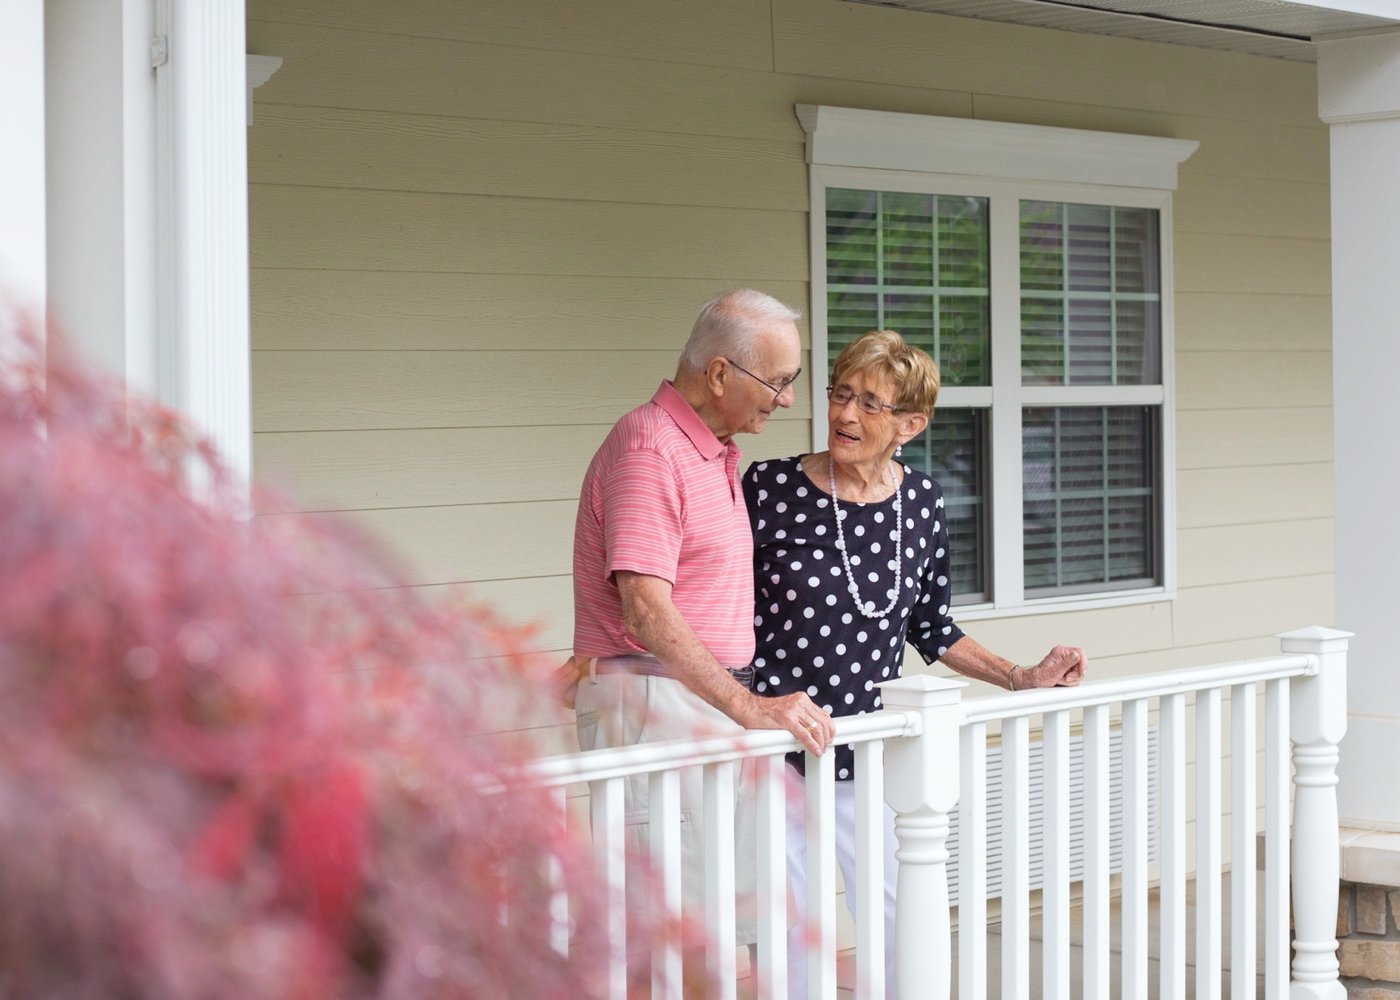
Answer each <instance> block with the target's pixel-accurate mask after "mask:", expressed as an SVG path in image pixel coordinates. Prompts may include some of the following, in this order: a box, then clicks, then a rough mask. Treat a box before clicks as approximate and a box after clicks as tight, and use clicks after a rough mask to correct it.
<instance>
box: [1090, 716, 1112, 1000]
mask: <svg viewBox="0 0 1400 1000" xmlns="http://www.w3.org/2000/svg"><path fill="white" fill-rule="evenodd" d="M1108 779H1109V755H1108V706H1107V705H1094V706H1092V707H1090V708H1086V709H1085V710H1084V1000H1108V998H1109V995H1110V992H1111V990H1110V986H1109V952H1110V950H1111V934H1112V931H1111V930H1110V928H1109V919H1108V915H1109V906H1108V893H1109V875H1108V841H1109V823H1108V813H1109V803H1108Z"/></svg>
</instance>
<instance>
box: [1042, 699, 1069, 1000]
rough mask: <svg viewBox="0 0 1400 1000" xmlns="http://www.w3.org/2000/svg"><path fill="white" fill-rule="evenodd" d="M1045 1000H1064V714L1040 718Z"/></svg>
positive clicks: (1066, 764)
mask: <svg viewBox="0 0 1400 1000" xmlns="http://www.w3.org/2000/svg"><path fill="white" fill-rule="evenodd" d="M1044 738H1045V771H1044V775H1045V780H1044V787H1045V829H1044V835H1043V838H1042V841H1041V843H1042V845H1043V851H1042V854H1043V856H1044V859H1045V890H1044V896H1043V900H1044V905H1043V906H1042V910H1041V912H1042V926H1043V927H1044V928H1045V934H1044V944H1043V946H1042V950H1041V955H1042V959H1041V961H1042V973H1043V980H1042V981H1043V984H1044V996H1045V997H1046V998H1047V1000H1069V995H1070V994H1069V978H1070V977H1069V770H1070V764H1069V713H1068V712H1066V711H1060V712H1051V713H1049V714H1047V715H1046V716H1045V736H1044Z"/></svg>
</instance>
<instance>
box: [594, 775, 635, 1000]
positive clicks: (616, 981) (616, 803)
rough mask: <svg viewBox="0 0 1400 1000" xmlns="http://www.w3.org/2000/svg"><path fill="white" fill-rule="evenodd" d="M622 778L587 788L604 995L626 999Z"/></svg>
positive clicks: (625, 893) (599, 782)
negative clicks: (599, 896) (603, 902)
mask: <svg viewBox="0 0 1400 1000" xmlns="http://www.w3.org/2000/svg"><path fill="white" fill-rule="evenodd" d="M622 783H623V779H622V778H608V779H606V780H604V781H595V782H592V783H591V784H590V786H589V813H590V815H591V818H592V827H593V863H594V865H595V866H596V867H597V874H598V878H599V879H600V880H601V881H602V883H603V886H604V889H605V891H606V892H607V900H608V908H607V917H606V919H607V927H606V929H605V932H604V935H603V937H604V942H605V943H604V947H605V948H606V949H607V954H608V987H607V992H608V996H609V997H611V998H612V1000H626V997H627V873H626V863H627V848H626V842H625V841H624V839H623V838H624V835H625V833H626V812H625V810H624V808H623V797H622V792H623V784H622Z"/></svg>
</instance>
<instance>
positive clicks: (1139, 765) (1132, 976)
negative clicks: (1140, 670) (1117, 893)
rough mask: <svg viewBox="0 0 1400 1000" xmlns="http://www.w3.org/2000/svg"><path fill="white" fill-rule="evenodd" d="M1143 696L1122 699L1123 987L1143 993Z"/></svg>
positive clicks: (1126, 993)
mask: <svg viewBox="0 0 1400 1000" xmlns="http://www.w3.org/2000/svg"><path fill="white" fill-rule="evenodd" d="M1147 725H1148V722H1147V701H1146V700H1145V699H1142V698H1136V699H1134V700H1132V701H1128V702H1124V703H1123V787H1122V790H1121V793H1120V794H1121V795H1122V799H1123V900H1122V905H1123V968H1122V975H1123V990H1122V995H1123V996H1124V997H1134V998H1135V997H1145V996H1147V953H1148V944H1147V935H1148V925H1147V796H1148V793H1149V791H1150V789H1149V788H1148V784H1147Z"/></svg>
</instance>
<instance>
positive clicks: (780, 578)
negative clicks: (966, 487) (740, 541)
mask: <svg viewBox="0 0 1400 1000" xmlns="http://www.w3.org/2000/svg"><path fill="white" fill-rule="evenodd" d="M899 489H900V491H901V493H902V495H901V497H900V499H901V501H902V504H903V508H904V515H903V516H904V526H903V532H902V544H903V548H904V553H903V556H902V558H901V560H900V576H901V577H902V579H901V580H900V586H899V596H898V599H897V600H896V601H895V604H894V607H893V609H892V610H891V611H890V612H889V613H888V614H887V615H885V616H884V617H882V618H875V619H871V618H867V617H865V616H864V615H862V614H861V613H860V612H859V611H858V609H857V607H856V598H855V597H854V596H853V595H852V594H851V590H850V582H849V580H848V579H847V576H846V570H845V567H844V565H843V564H842V560H841V552H840V549H839V548H838V542H837V533H836V512H835V509H834V508H833V506H832V503H831V496H830V494H828V493H827V491H826V488H825V487H820V488H819V487H817V486H816V485H815V484H814V483H813V482H812V480H810V479H808V478H807V474H806V473H805V472H803V471H802V466H801V458H800V457H798V458H785V459H777V460H773V461H768V462H758V463H755V464H754V465H752V466H751V467H750V468H749V470H748V472H747V473H745V474H744V499H745V501H747V503H748V507H749V520H750V522H751V524H752V525H753V532H754V599H755V602H756V606H755V608H754V618H753V624H754V632H755V633H756V635H757V649H756V651H755V653H754V667H755V668H756V669H755V677H754V689H755V690H756V691H757V692H758V693H759V694H761V695H768V696H776V695H785V694H792V693H793V692H795V691H806V692H807V694H809V695H810V696H811V698H812V700H813V701H815V702H816V703H817V704H818V705H820V706H821V707H822V708H823V709H824V710H825V711H826V712H828V713H829V714H831V715H834V716H840V715H864V714H865V713H866V712H873V711H875V710H876V709H878V708H880V704H881V703H880V690H879V688H877V687H876V686H875V685H876V684H878V683H880V682H881V681H885V680H890V679H892V678H895V677H898V676H899V674H900V663H901V661H902V660H903V658H904V643H905V641H906V639H907V641H908V642H909V643H911V644H912V645H913V646H914V648H915V649H917V650H918V651H919V653H920V654H921V655H922V656H923V658H924V660H925V662H928V663H932V662H933V661H934V660H936V659H937V658H938V657H940V656H942V655H943V654H944V653H945V652H947V650H948V647H949V646H951V645H952V644H953V643H955V642H957V641H958V640H959V639H960V638H962V634H963V633H962V630H961V629H959V628H958V627H957V626H956V625H954V624H953V619H952V618H951V617H950V616H949V614H948V604H949V602H950V600H951V593H952V592H951V588H950V585H949V579H948V577H949V573H950V569H949V565H950V560H949V556H948V526H947V524H945V523H944V517H943V492H942V490H940V489H939V487H938V484H937V483H936V482H934V481H933V480H932V479H930V478H929V477H928V476H926V475H924V474H923V473H921V472H915V471H914V470H912V469H910V468H909V467H908V466H907V465H906V466H904V481H903V483H901V484H900V487H899ZM841 515H842V518H843V520H842V530H843V532H844V533H845V537H846V545H847V555H848V556H849V557H850V562H851V573H852V575H853V576H854V578H855V583H856V586H857V587H858V589H859V594H860V600H861V601H862V602H863V603H865V604H866V605H867V607H869V608H871V609H872V610H879V609H881V608H884V607H885V606H886V605H887V604H889V602H890V594H889V591H890V589H891V588H892V587H893V586H894V582H895V576H894V569H895V538H896V536H897V535H898V534H899V532H897V531H896V525H895V510H894V497H893V496H891V497H890V498H888V499H886V500H884V501H882V502H880V503H866V504H860V503H851V502H847V501H842V502H841ZM853 758H854V751H852V750H851V748H850V747H844V746H843V747H838V748H837V749H836V777H837V778H838V779H839V780H849V779H850V777H851V773H852V770H853ZM793 763H795V764H796V765H797V766H798V768H799V769H801V766H802V755H801V754H794V755H793Z"/></svg>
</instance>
